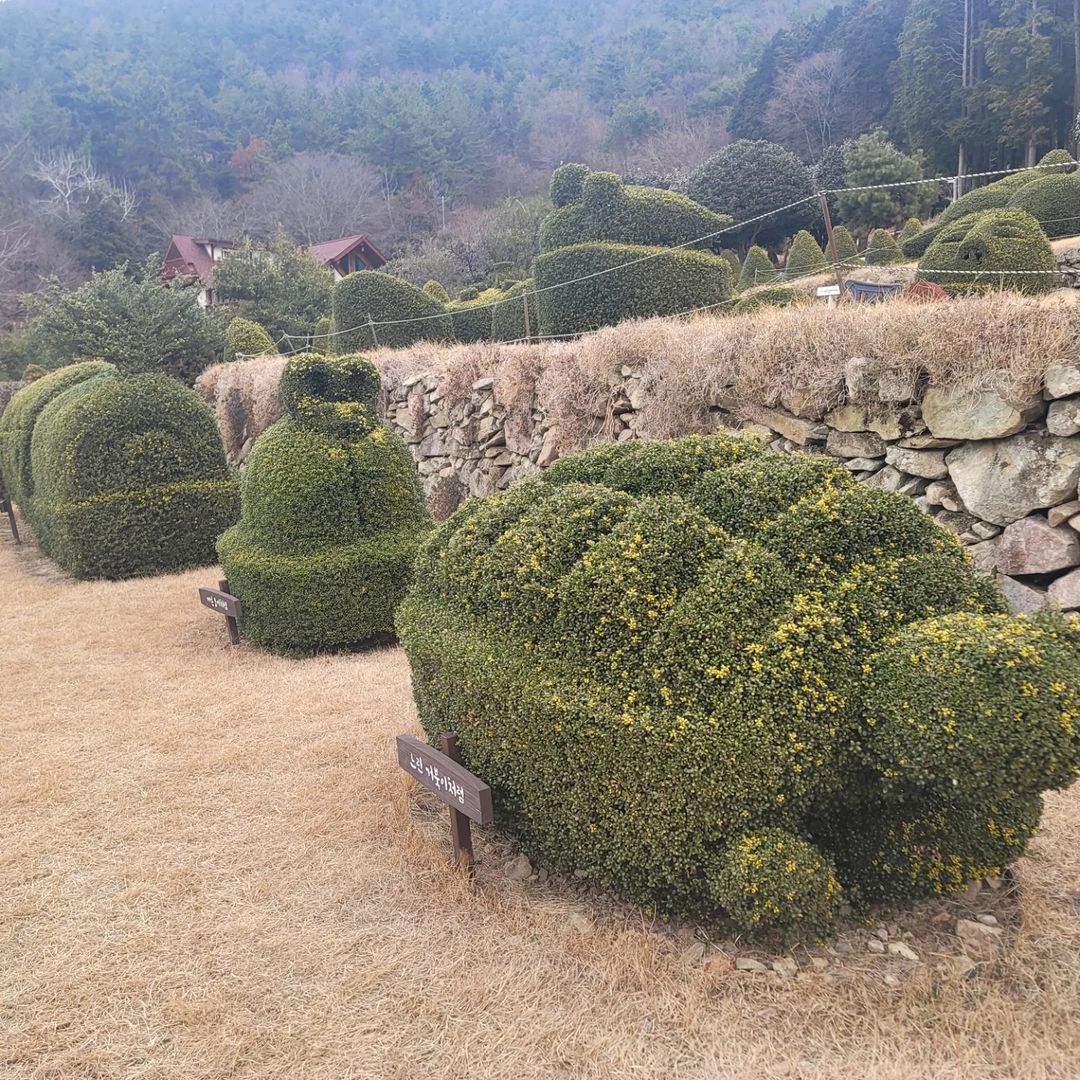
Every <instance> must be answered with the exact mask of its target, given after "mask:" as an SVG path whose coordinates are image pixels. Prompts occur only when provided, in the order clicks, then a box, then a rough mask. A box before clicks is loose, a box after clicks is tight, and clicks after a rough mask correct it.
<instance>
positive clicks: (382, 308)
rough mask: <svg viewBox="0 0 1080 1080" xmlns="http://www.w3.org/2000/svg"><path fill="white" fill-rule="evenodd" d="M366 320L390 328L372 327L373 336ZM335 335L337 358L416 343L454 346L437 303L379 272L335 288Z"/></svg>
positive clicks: (365, 272) (451, 330)
mask: <svg viewBox="0 0 1080 1080" xmlns="http://www.w3.org/2000/svg"><path fill="white" fill-rule="evenodd" d="M369 318H370V319H371V320H372V321H373V322H374V323H376V324H378V323H389V324H394V325H384V326H378V325H376V326H375V329H374V333H373V332H372V329H371V327H370V326H368V325H367V323H368V319H369ZM403 320H415V321H403ZM334 330H335V332H336V333H337V335H338V336H337V337H336V338H335V339H334V340H335V342H336V348H337V351H338V352H339V353H340V354H342V355H345V354H346V353H353V352H357V351H358V350H360V349H371V348H375V347H376V346H379V347H382V348H388V349H403V348H405V347H406V346H409V345H412V344H414V343H415V342H417V341H453V340H454V323H453V320H452V319H451V317H450V314H449V313H448V312H447V311H446V309H445V307H444V306H443V305H442V304H441V303H440V302H439V301H438V300H433V299H432V298H431V297H430V296H428V294H427V293H426V292H424V291H423V289H418V288H417V287H416V286H415V285H410V284H409V283H408V282H407V281H402V279H401V278H398V277H394V276H393V274H384V273H382V272H381V271H379V270H360V271H358V272H357V273H355V274H349V275H348V276H346V277H344V278H342V279H341V281H339V282H338V283H337V284H336V285H335V286H334Z"/></svg>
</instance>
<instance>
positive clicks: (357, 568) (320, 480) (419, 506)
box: [218, 355, 430, 653]
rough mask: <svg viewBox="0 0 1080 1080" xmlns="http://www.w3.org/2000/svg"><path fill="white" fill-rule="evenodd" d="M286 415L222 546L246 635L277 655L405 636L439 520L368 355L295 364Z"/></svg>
mask: <svg viewBox="0 0 1080 1080" xmlns="http://www.w3.org/2000/svg"><path fill="white" fill-rule="evenodd" d="M279 392H280V395H281V401H282V406H283V408H284V411H285V418H284V419H282V420H280V421H278V422H277V423H276V424H274V425H273V427H271V428H269V429H268V430H267V431H266V432H265V433H264V434H263V435H262V436H260V438H259V439H258V440H257V442H256V443H255V447H254V449H253V450H252V452H251V455H250V456H249V457H248V460H247V464H246V466H245V469H244V473H243V478H242V490H243V516H242V518H241V520H240V523H239V524H238V525H236V526H234V527H233V528H231V529H229V531H228V532H226V533H225V534H224V535H223V536H222V537H221V538H220V540H219V541H218V553H219V555H220V557H221V564H222V567H223V568H224V570H225V573H226V576H227V577H228V580H229V587H230V589H231V590H232V591H233V592H234V593H235V594H236V595H237V596H238V597H239V598H240V600H241V603H242V604H243V618H242V619H241V622H240V629H241V632H242V633H243V634H244V636H245V637H247V638H249V639H250V640H252V641H254V642H255V643H256V644H259V645H262V646H264V647H265V648H268V649H272V650H274V651H278V652H285V653H313V652H318V651H322V650H331V649H346V648H355V647H358V646H362V645H365V644H368V643H370V642H372V641H378V640H384V639H386V638H387V637H389V636H390V635H391V634H392V632H393V616H394V609H395V607H396V606H397V604H398V601H399V600H400V599H401V596H402V594H403V593H404V590H405V586H406V585H407V584H408V581H409V578H410V576H411V574H412V563H413V558H414V556H415V554H416V547H417V544H418V543H419V541H420V539H421V537H422V535H423V533H424V532H425V531H426V530H427V528H428V527H429V524H430V519H429V516H428V513H427V510H426V508H425V506H424V501H423V496H422V494H421V491H420V485H419V480H418V477H417V474H416V467H415V466H414V464H413V461H412V458H411V456H410V454H409V451H408V449H407V448H406V446H405V444H404V443H403V442H402V441H401V440H400V439H399V438H398V437H397V436H396V435H394V434H393V433H391V432H390V430H389V429H388V428H387V427H385V425H383V424H382V423H380V422H379V419H378V414H377V403H378V395H379V375H378V372H377V371H376V369H375V367H374V365H373V364H371V363H370V361H368V360H366V359H365V358H364V357H362V356H349V357H341V358H335V359H330V358H327V357H322V356H316V355H309V356H300V357H294V358H292V359H291V360H290V361H289V363H288V364H287V365H286V367H285V371H284V373H283V374H282V378H281V385H280V390H279Z"/></svg>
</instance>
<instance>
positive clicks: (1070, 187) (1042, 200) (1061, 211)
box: [1009, 173, 1080, 238]
mask: <svg viewBox="0 0 1080 1080" xmlns="http://www.w3.org/2000/svg"><path fill="white" fill-rule="evenodd" d="M1009 209H1011V210H1026V211H1027V212H1028V213H1029V214H1030V215H1031V216H1032V217H1033V218H1034V219H1035V220H1036V221H1037V222H1038V223H1039V224H1040V225H1041V226H1042V228H1043V231H1044V232H1045V233H1046V235H1047V236H1049V237H1051V238H1054V237H1059V236H1072V235H1074V234H1075V233H1078V232H1080V176H1077V175H1076V174H1075V173H1071V174H1064V175H1063V174H1060V173H1050V175H1048V176H1041V177H1039V179H1038V180H1033V181H1032V182H1031V183H1030V184H1025V185H1024V186H1023V187H1022V188H1021V189H1020V190H1019V191H1018V192H1017V193H1016V194H1015V195H1013V197H1012V198H1011V199H1010V200H1009Z"/></svg>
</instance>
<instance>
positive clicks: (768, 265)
mask: <svg viewBox="0 0 1080 1080" xmlns="http://www.w3.org/2000/svg"><path fill="white" fill-rule="evenodd" d="M777 273H778V271H777V269H776V267H775V266H773V263H772V259H770V258H769V253H768V252H767V251H766V250H765V249H764V248H763V247H758V246H757V245H756V244H755V245H754V247H752V248H751V249H750V250H749V251H748V252H747V253H746V258H745V259H743V264H742V272H741V273H740V274H739V289H740V290H742V289H752V288H753V287H754V286H755V285H768V284H771V283H772V282H773V281H775V280H776V277H777Z"/></svg>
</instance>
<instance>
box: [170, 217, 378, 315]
mask: <svg viewBox="0 0 1080 1080" xmlns="http://www.w3.org/2000/svg"><path fill="white" fill-rule="evenodd" d="M236 247H239V245H238V244H235V243H233V242H232V241H231V240H199V239H196V238H195V237H194V236H171V237H169V246H168V248H167V249H166V251H165V262H164V263H163V264H162V267H161V277H162V280H163V281H170V280H172V279H173V278H175V277H187V278H192V279H193V280H195V281H198V283H199V286H200V288H199V303H200V304H201V305H202V306H203V307H210V306H211V305H212V304H213V303H214V302H215V300H216V297H215V296H214V265H215V264H216V263H218V262H220V261H221V257H222V255H224V253H225V252H226V251H231V250H233V249H234V248H236ZM308 251H309V252H310V253H311V256H312V258H314V259H315V260H316V261H317V262H319V263H321V264H322V265H323V266H325V267H326V268H327V269H329V270H330V271H331V272H332V273H333V275H334V280H335V281H340V280H341V279H342V278H343V277H344V276H345V275H346V274H351V273H352V272H353V271H354V270H378V269H379V267H380V266H385V265H386V256H385V255H384V254H383V253H382V252H381V251H380V250H379V249H378V248H377V247H376V246H375V245H374V244H373V243H372V242H371V241H370V240H369V239H368V238H367V237H366V236H364V234H363V233H357V235H356V236H346V237H343V238H342V239H341V240H327V241H326V242H325V243H322V244H312V246H311V247H309V248H308Z"/></svg>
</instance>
